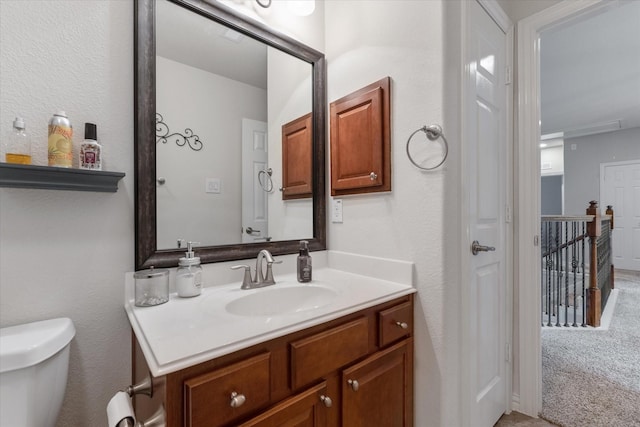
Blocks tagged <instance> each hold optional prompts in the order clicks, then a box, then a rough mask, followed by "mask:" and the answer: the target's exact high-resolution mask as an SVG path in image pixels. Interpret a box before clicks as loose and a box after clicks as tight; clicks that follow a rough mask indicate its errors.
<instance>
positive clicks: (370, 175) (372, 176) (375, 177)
mask: <svg viewBox="0 0 640 427" xmlns="http://www.w3.org/2000/svg"><path fill="white" fill-rule="evenodd" d="M369 178H370V179H371V181H375V180H376V179H378V174H377V173H375V172H371V173H370V174H369Z"/></svg>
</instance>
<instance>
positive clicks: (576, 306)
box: [571, 221, 578, 327]
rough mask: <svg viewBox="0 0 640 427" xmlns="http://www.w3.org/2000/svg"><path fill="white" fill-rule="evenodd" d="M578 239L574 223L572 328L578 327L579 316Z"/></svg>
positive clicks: (572, 229) (572, 233) (576, 224)
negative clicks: (577, 318)
mask: <svg viewBox="0 0 640 427" xmlns="http://www.w3.org/2000/svg"><path fill="white" fill-rule="evenodd" d="M577 238H578V223H577V222H576V221H573V222H572V224H571V239H572V240H573V245H571V272H572V274H573V324H572V325H571V326H573V327H576V326H578V324H577V323H576V317H577V316H578V301H577V299H578V296H577V295H576V291H577V281H576V279H577V278H576V267H577V266H578V263H577V261H576V245H577V244H578V242H576V239H577Z"/></svg>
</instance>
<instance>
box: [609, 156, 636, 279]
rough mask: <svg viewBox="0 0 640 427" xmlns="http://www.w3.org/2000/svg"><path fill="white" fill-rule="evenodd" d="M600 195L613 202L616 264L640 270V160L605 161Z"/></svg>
mask: <svg viewBox="0 0 640 427" xmlns="http://www.w3.org/2000/svg"><path fill="white" fill-rule="evenodd" d="M600 199H601V205H600V207H601V208H602V210H603V212H604V210H605V209H606V207H607V205H611V206H613V212H614V228H613V235H612V239H613V248H612V249H613V265H614V266H615V268H620V269H623V270H635V271H640V161H633V162H619V163H603V164H602V165H601V166H600Z"/></svg>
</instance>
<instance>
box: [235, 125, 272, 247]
mask: <svg viewBox="0 0 640 427" xmlns="http://www.w3.org/2000/svg"><path fill="white" fill-rule="evenodd" d="M268 154H269V153H268V147H267V124H266V123H265V122H260V121H257V120H251V119H242V230H241V233H242V243H255V242H256V241H264V240H265V239H266V238H267V236H269V230H268V229H267V226H268V209H267V196H268V193H267V192H266V191H265V189H263V188H262V186H261V185H260V181H259V180H258V174H260V172H261V171H266V169H267V164H268V163H267V162H268V158H269V157H268ZM260 179H262V182H263V184H265V185H266V180H267V176H265V174H262V176H261V177H260Z"/></svg>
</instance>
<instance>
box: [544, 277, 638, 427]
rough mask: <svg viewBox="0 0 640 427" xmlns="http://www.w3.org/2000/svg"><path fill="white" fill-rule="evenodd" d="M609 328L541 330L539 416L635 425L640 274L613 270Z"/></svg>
mask: <svg viewBox="0 0 640 427" xmlns="http://www.w3.org/2000/svg"><path fill="white" fill-rule="evenodd" d="M615 287H616V289H619V294H618V301H617V304H616V307H615V310H614V313H613V319H612V321H611V325H610V327H609V329H608V330H597V329H592V330H584V331H575V330H574V331H566V330H565V331H563V330H562V328H557V329H554V328H543V330H542V414H541V416H542V417H544V418H546V419H547V420H549V421H551V422H553V423H555V424H558V425H560V426H563V427H592V426H593V427H596V426H606V427H631V426H639V427H640V273H634V272H622V271H621V272H616V282H615Z"/></svg>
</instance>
